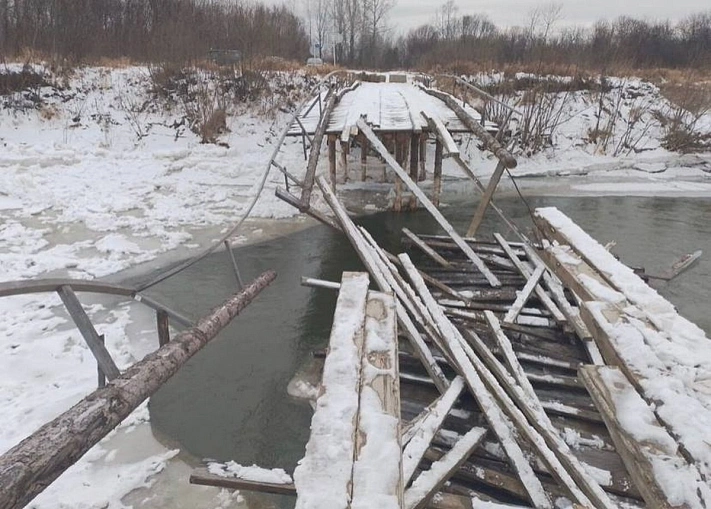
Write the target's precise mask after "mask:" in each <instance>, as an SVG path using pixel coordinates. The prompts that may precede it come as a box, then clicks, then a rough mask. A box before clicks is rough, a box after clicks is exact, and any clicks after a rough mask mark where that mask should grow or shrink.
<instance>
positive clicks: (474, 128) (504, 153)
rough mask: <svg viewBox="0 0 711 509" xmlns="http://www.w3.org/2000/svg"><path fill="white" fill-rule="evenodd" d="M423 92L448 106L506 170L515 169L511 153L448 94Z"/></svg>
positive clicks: (433, 91)
mask: <svg viewBox="0 0 711 509" xmlns="http://www.w3.org/2000/svg"><path fill="white" fill-rule="evenodd" d="M423 90H424V91H425V92H427V93H428V94H429V95H432V96H434V97H436V98H437V99H440V100H441V101H444V103H445V104H446V105H447V106H449V108H450V109H451V110H452V111H454V113H455V114H456V115H457V117H458V118H459V120H461V121H462V123H463V124H464V125H465V126H467V128H469V130H471V132H472V133H474V135H475V136H476V137H477V138H479V139H480V140H481V141H482V142H483V143H484V146H485V147H486V148H487V149H488V150H490V151H491V152H493V153H494V155H495V156H496V157H497V158H498V159H499V160H500V161H501V162H502V163H503V164H505V165H506V167H507V168H515V167H516V165H517V164H518V163H517V162H516V158H515V157H514V156H513V155H511V153H510V152H509V151H508V150H506V149H505V148H504V147H502V146H501V143H499V142H498V141H496V139H495V138H494V137H493V136H492V135H491V134H489V133H488V132H487V131H486V129H484V128H483V127H482V125H481V124H479V123H478V122H477V121H476V120H475V119H474V118H473V117H472V116H471V115H470V114H469V113H468V112H467V111H466V110H465V109H464V108H462V106H460V105H459V103H458V102H457V100H456V99H455V98H454V97H452V96H451V95H449V94H445V93H443V92H440V91H438V90H433V89H429V88H423Z"/></svg>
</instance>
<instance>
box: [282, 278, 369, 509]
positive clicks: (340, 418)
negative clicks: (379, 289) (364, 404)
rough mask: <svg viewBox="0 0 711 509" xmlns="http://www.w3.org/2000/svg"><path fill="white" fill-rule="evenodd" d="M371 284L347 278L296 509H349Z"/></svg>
mask: <svg viewBox="0 0 711 509" xmlns="http://www.w3.org/2000/svg"><path fill="white" fill-rule="evenodd" d="M368 285H369V279H368V275H367V274H365V273H355V272H344V273H343V279H342V280H341V290H340V292H339V294H338V300H337V302H336V311H335V315H334V321H333V328H332V329H331V336H330V339H329V353H328V355H327V357H326V360H325V362H324V367H323V382H322V389H321V395H320V396H319V398H318V400H317V404H316V405H317V406H316V411H315V412H314V415H313V417H312V420H311V435H310V437H309V441H308V443H307V444H306V453H305V455H304V458H303V459H302V460H301V462H300V463H299V465H298V466H297V467H296V470H295V471H294V484H295V485H296V490H297V493H298V498H297V501H296V508H297V509H306V508H308V509H318V508H323V509H339V508H342V509H346V508H347V507H348V504H349V502H350V500H351V496H352V484H351V483H352V474H353V462H354V458H355V452H356V451H355V437H356V424H357V420H356V419H357V415H358V405H359V393H358V390H359V387H360V377H361V369H360V368H361V363H360V359H361V356H362V353H363V324H364V323H365V307H366V299H367V294H368ZM326 487H328V489H326Z"/></svg>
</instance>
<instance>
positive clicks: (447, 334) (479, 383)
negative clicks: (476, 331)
mask: <svg viewBox="0 0 711 509" xmlns="http://www.w3.org/2000/svg"><path fill="white" fill-rule="evenodd" d="M400 260H401V262H402V264H403V267H404V268H405V270H406V272H407V274H408V277H409V278H410V280H411V281H412V283H413V284H414V286H415V288H416V289H417V291H418V293H419V294H420V296H421V297H422V299H423V301H424V303H425V305H426V306H427V307H428V308H429V309H430V312H431V314H432V317H433V318H434V320H435V321H436V323H437V326H438V327H439V330H440V332H441V334H442V339H443V340H444V341H445V342H446V344H447V347H448V351H449V352H448V353H449V355H451V356H452V362H453V364H455V365H456V366H457V367H458V368H459V371H460V372H461V375H462V376H463V377H464V379H465V381H466V382H467V385H468V386H469V389H470V391H471V393H472V395H473V396H474V398H475V399H476V400H477V402H478V403H479V406H480V408H481V409H482V411H483V412H484V414H485V415H486V418H487V421H488V422H489V425H490V426H491V428H492V430H493V432H494V433H495V434H496V436H497V437H498V438H499V440H500V441H501V445H502V447H503V448H504V450H505V451H506V455H507V456H508V458H509V460H510V461H511V465H512V467H513V468H514V470H515V471H516V472H517V474H518V475H519V477H520V478H521V480H522V482H523V484H524V487H525V488H526V491H527V494H528V496H529V497H530V499H531V502H532V503H533V504H534V506H535V507H544V508H550V507H552V503H551V501H550V499H549V497H548V495H547V494H546V492H545V491H544V490H543V486H542V485H541V483H540V481H539V479H538V478H537V477H536V475H535V473H534V472H533V469H532V468H531V465H530V464H529V463H528V460H527V459H526V457H525V456H524V454H523V451H522V450H521V447H520V445H519V444H518V442H517V438H516V435H515V433H514V425H513V423H512V422H511V421H510V420H509V419H508V417H507V416H506V415H505V414H504V412H503V411H502V409H501V408H500V407H499V405H498V404H497V402H496V401H495V399H494V397H493V395H492V394H491V392H490V391H489V389H488V388H487V387H486V386H485V385H484V382H483V380H482V379H481V376H480V374H479V373H478V371H477V370H476V369H475V368H474V365H473V364H472V361H473V360H472V358H471V357H470V356H469V355H467V354H466V353H465V351H464V349H463V344H462V341H460V339H459V332H458V331H457V329H456V328H455V327H454V326H453V325H452V323H451V322H450V321H449V320H448V319H447V317H446V316H445V315H444V312H443V311H442V309H441V308H440V307H439V304H438V303H437V302H436V301H435V299H434V297H432V294H430V292H429V290H428V288H427V286H426V285H425V282H424V281H423V280H422V278H421V277H420V275H419V273H418V272H417V269H416V268H415V266H414V265H413V264H412V262H411V261H410V259H409V257H408V256H407V255H405V254H401V255H400Z"/></svg>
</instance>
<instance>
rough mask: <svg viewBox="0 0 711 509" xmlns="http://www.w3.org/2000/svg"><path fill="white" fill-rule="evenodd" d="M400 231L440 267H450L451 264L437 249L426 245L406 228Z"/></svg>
mask: <svg viewBox="0 0 711 509" xmlns="http://www.w3.org/2000/svg"><path fill="white" fill-rule="evenodd" d="M402 233H403V234H405V236H406V237H407V238H408V239H410V240H411V241H412V243H413V244H415V245H416V246H417V247H418V248H420V250H421V251H422V252H423V253H425V254H426V255H427V256H429V257H430V258H432V259H433V260H434V261H435V262H437V263H439V264H440V265H441V266H442V267H446V268H451V267H452V264H451V263H449V262H448V261H447V260H446V259H444V258H443V257H442V255H440V254H439V253H438V252H437V251H435V250H434V249H432V248H431V247H430V246H428V245H427V244H426V243H425V242H424V241H423V240H422V239H420V238H419V237H418V236H417V235H415V234H414V233H412V232H411V231H410V230H409V229H408V228H403V229H402Z"/></svg>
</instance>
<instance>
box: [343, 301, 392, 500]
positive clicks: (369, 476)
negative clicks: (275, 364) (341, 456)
mask: <svg viewBox="0 0 711 509" xmlns="http://www.w3.org/2000/svg"><path fill="white" fill-rule="evenodd" d="M396 320H397V317H396V311H395V299H394V298H393V296H392V295H390V294H385V293H380V292H371V293H370V294H369V297H368V302H367V304H366V316H365V344H364V348H363V357H362V368H361V387H360V408H359V414H358V431H357V435H356V436H357V440H356V460H355V464H354V466H353V498H352V502H351V506H350V507H351V508H352V509H370V508H373V507H378V508H382V509H400V508H401V507H402V496H403V480H402V465H401V461H402V455H401V449H400V384H399V379H398V347H397V325H396Z"/></svg>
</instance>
